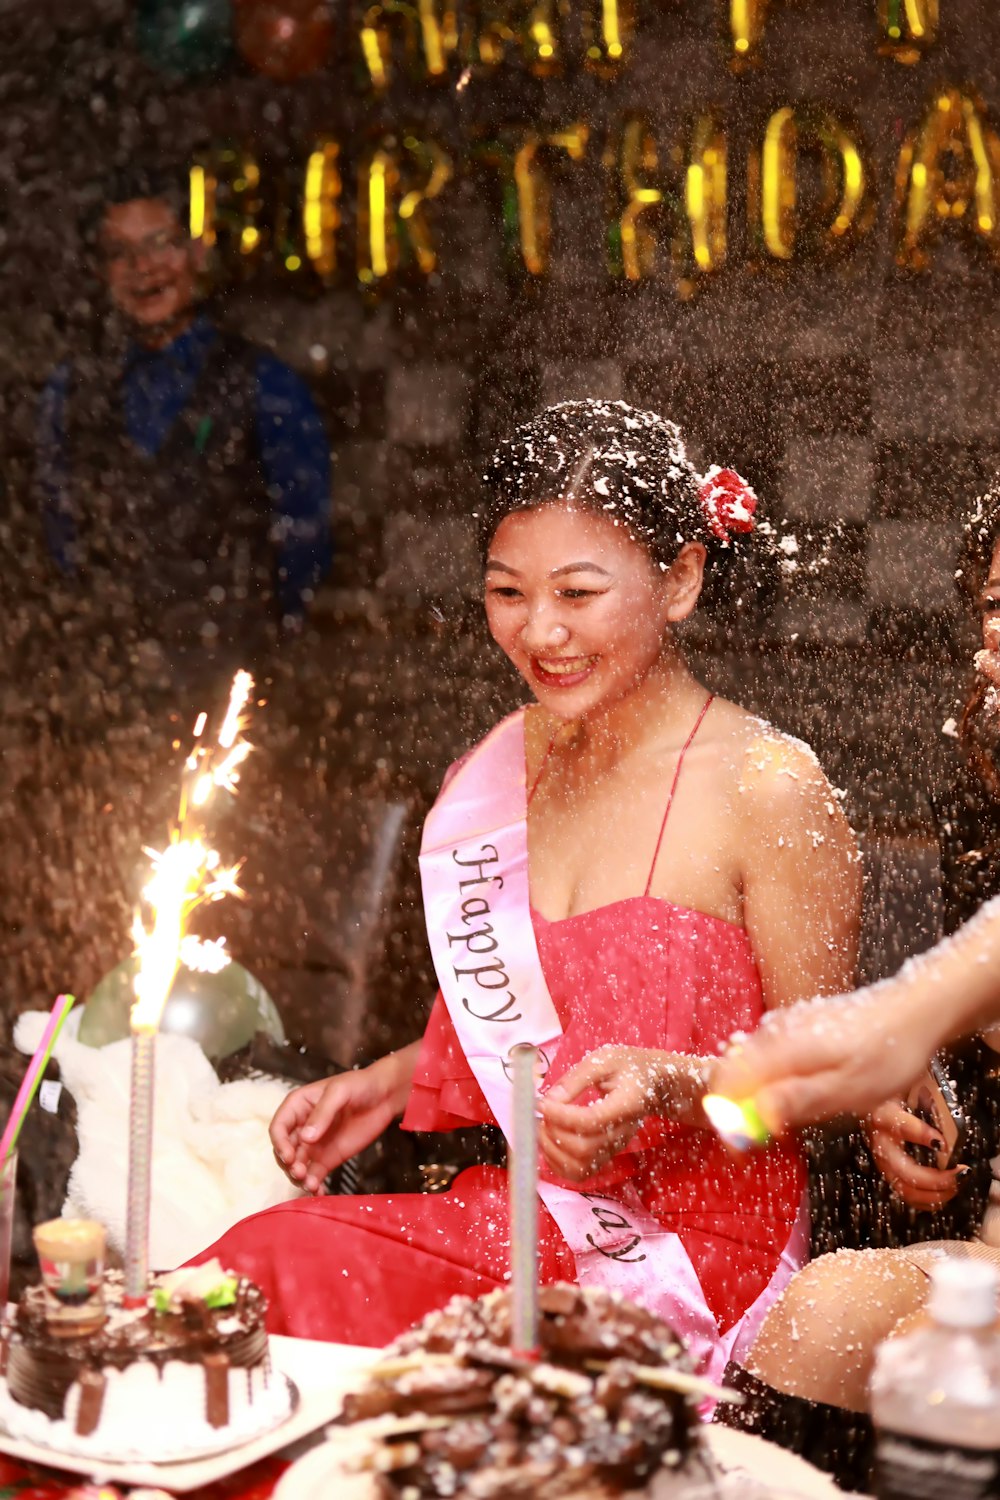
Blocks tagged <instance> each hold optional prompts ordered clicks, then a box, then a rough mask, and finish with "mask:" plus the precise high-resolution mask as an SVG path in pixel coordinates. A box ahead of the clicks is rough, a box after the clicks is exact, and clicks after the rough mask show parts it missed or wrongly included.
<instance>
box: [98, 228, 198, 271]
mask: <svg viewBox="0 0 1000 1500" xmlns="http://www.w3.org/2000/svg"><path fill="white" fill-rule="evenodd" d="M190 243H191V242H190V239H189V238H188V236H187V235H186V234H185V233H184V231H183V229H157V230H156V231H155V232H154V233H153V234H147V235H146V236H145V238H144V239H141V240H139V241H138V242H137V243H136V244H134V245H127V244H125V243H124V242H123V241H122V240H102V241H101V246H100V250H101V259H102V260H103V261H104V264H105V265H106V266H113V267H115V268H116V269H118V268H122V267H126V266H127V267H128V268H129V269H130V270H131V269H132V268H133V267H135V266H137V265H138V264H139V262H140V261H142V260H150V259H151V260H163V259H165V258H166V257H167V256H169V255H176V254H177V253H178V251H181V250H184V249H185V248H186V247H187V246H188V245H189V244H190Z"/></svg>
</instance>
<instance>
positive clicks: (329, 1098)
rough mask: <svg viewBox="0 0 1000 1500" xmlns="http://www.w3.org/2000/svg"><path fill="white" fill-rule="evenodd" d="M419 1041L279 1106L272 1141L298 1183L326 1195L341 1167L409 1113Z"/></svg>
mask: <svg viewBox="0 0 1000 1500" xmlns="http://www.w3.org/2000/svg"><path fill="white" fill-rule="evenodd" d="M419 1051H420V1043H419V1042H411V1043H410V1045H409V1046H408V1047H403V1048H401V1049H400V1051H398V1052H390V1053H389V1054H388V1055H387V1056H386V1057H380V1058H379V1060H378V1062H374V1063H372V1064H371V1065H370V1066H369V1067H367V1068H358V1069H356V1070H355V1071H354V1072H351V1073H337V1074H335V1075H334V1076H333V1077H332V1078H321V1079H320V1080H319V1081H318V1082H317V1083H306V1084H303V1085H302V1087H301V1088H297V1089H293V1090H292V1092H291V1093H290V1094H289V1095H288V1096H287V1098H286V1099H284V1100H283V1101H282V1103H281V1104H280V1105H279V1107H278V1109H277V1111H276V1113H275V1115H274V1118H273V1120H272V1121H271V1126H270V1134H271V1145H272V1147H273V1148H274V1155H275V1157H276V1159H277V1161H278V1163H279V1165H280V1166H281V1167H282V1169H283V1170H284V1172H285V1174H286V1176H288V1177H289V1178H290V1179H291V1180H292V1182H294V1183H295V1184H296V1186H297V1187H302V1188H305V1190H306V1192H307V1193H320V1192H322V1190H323V1183H324V1181H325V1180H326V1178H327V1176H328V1175H329V1173H330V1172H332V1171H333V1170H334V1168H335V1167H339V1166H340V1164H341V1162H344V1161H347V1160H348V1158H349V1157H352V1156H355V1155H356V1154H357V1153H358V1152H359V1151H363V1150H364V1149H365V1147H366V1146H370V1145H371V1143H372V1141H374V1140H376V1139H377V1138H378V1137H379V1136H380V1135H381V1134H382V1132H383V1130H385V1128H386V1126H387V1125H388V1124H389V1123H390V1121H392V1120H394V1119H395V1118H396V1116H397V1115H401V1114H402V1113H403V1109H404V1107H405V1105H406V1101H407V1098H408V1097H409V1093H410V1087H411V1085H412V1083H413V1072H414V1069H415V1068H416V1065H417V1054H418V1052H419Z"/></svg>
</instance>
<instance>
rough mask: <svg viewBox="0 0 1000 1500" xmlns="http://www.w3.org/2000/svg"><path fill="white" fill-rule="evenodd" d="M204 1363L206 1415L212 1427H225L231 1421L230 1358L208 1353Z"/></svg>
mask: <svg viewBox="0 0 1000 1500" xmlns="http://www.w3.org/2000/svg"><path fill="white" fill-rule="evenodd" d="M204 1363H205V1416H206V1417H207V1419H208V1425H209V1426H210V1427H225V1426H226V1424H227V1423H228V1421H229V1358H228V1356H227V1355H225V1354H206V1355H205V1360H204ZM248 1394H249V1391H248Z"/></svg>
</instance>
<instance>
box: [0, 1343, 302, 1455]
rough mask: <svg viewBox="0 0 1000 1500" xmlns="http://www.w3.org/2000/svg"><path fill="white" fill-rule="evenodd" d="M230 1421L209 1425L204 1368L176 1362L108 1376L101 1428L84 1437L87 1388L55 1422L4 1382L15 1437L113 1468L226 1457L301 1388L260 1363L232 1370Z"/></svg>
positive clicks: (0, 1389)
mask: <svg viewBox="0 0 1000 1500" xmlns="http://www.w3.org/2000/svg"><path fill="white" fill-rule="evenodd" d="M227 1374H228V1380H229V1421H228V1423H227V1425H226V1426H225V1427H211V1426H209V1423H208V1419H207V1416H206V1401H205V1371H204V1369H203V1368H202V1367H201V1365H197V1364H186V1363H184V1362H183V1361H181V1360H170V1361H168V1363H167V1364H165V1365H164V1366H163V1367H162V1371H161V1370H158V1369H157V1367H156V1366H155V1365H154V1364H152V1363H151V1361H149V1360H137V1361H136V1362H135V1364H133V1365H130V1366H129V1367H128V1369H126V1370H107V1371H105V1379H106V1385H105V1389H104V1400H103V1403H102V1406H101V1417H100V1422H99V1423H98V1427H97V1431H96V1432H94V1433H91V1435H90V1436H89V1437H80V1436H79V1435H78V1433H77V1432H76V1431H75V1425H76V1412H77V1407H78V1405H79V1401H80V1387H79V1385H77V1384H75V1383H74V1384H73V1385H72V1386H70V1388H69V1391H68V1392H67V1395H66V1405H65V1409H64V1416H63V1418H62V1419H61V1420H59V1421H53V1420H52V1419H51V1418H49V1417H47V1416H46V1415H45V1413H44V1412H41V1411H36V1410H34V1409H33V1408H31V1407H28V1406H22V1405H21V1404H20V1402H18V1401H15V1400H14V1399H13V1397H12V1396H11V1395H10V1392H9V1391H8V1389H7V1382H6V1380H0V1424H2V1426H3V1428H4V1429H5V1430H6V1432H7V1433H8V1434H9V1435H10V1436H11V1437H14V1438H22V1439H26V1440H27V1441H28V1442H32V1443H36V1444H38V1446H39V1447H43V1448H50V1449H52V1450H53V1452H56V1453H73V1454H80V1455H81V1456H83V1457H85V1458H100V1459H104V1460H105V1461H107V1462H109V1463H117V1462H128V1461H129V1460H131V1459H144V1460H145V1461H146V1462H149V1463H164V1462H169V1461H170V1460H171V1459H180V1458H190V1457H193V1456H196V1455H203V1454H208V1453H216V1452H220V1451H222V1450H223V1449H226V1448H235V1447H237V1446H238V1445H239V1444H240V1443H245V1442H247V1441H248V1440H249V1439H250V1438H252V1437H257V1436H258V1435H259V1434H260V1433H262V1432H268V1431H269V1430H270V1429H271V1428H272V1427H277V1426H278V1425H279V1423H281V1422H283V1421H285V1419H286V1418H287V1417H289V1416H290V1415H291V1413H292V1408H293V1394H294V1392H293V1387H292V1386H291V1384H290V1383H289V1381H288V1380H287V1379H286V1378H285V1376H284V1375H282V1374H281V1373H280V1372H279V1371H277V1370H274V1369H270V1370H265V1369H264V1367H263V1366H257V1367H256V1368H255V1369H252V1370H239V1369H231V1370H229V1371H228V1372H227Z"/></svg>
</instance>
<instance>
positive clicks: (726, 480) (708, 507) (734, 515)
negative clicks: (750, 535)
mask: <svg viewBox="0 0 1000 1500" xmlns="http://www.w3.org/2000/svg"><path fill="white" fill-rule="evenodd" d="M698 499H699V500H700V501H701V508H702V512H703V514H704V517H705V524H706V525H707V526H708V529H709V531H710V532H711V533H712V535H713V536H716V537H718V539H719V541H720V542H722V544H723V545H724V546H728V545H729V541H730V538H731V537H732V536H733V534H734V532H744V533H745V532H750V531H753V529H754V524H755V523H754V512H755V511H756V509H757V496H756V495H755V494H754V492H753V490H752V489H751V488H750V486H749V485H748V484H747V482H746V480H745V479H743V478H742V477H741V475H739V474H737V472H736V470H735V469H720V468H719V467H718V465H717V464H713V465H712V467H711V468H710V469H709V471H708V473H707V474H706V475H705V477H704V478H703V479H702V481H701V484H700V485H699V486H698Z"/></svg>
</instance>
